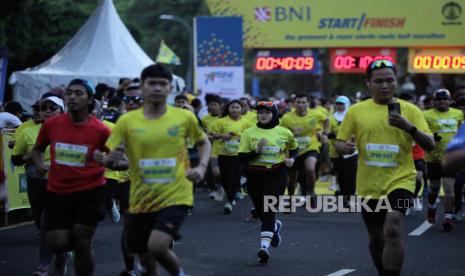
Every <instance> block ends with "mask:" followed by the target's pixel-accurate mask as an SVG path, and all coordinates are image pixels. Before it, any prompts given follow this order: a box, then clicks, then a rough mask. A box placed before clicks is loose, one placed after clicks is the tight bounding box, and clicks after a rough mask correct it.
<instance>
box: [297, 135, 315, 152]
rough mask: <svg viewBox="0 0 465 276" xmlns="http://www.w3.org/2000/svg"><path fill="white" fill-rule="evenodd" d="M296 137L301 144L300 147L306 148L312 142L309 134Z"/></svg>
mask: <svg viewBox="0 0 465 276" xmlns="http://www.w3.org/2000/svg"><path fill="white" fill-rule="evenodd" d="M296 139H297V143H298V144H299V149H304V148H306V147H308V146H309V145H310V144H311V142H312V139H310V137H309V136H304V137H296Z"/></svg>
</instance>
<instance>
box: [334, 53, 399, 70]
mask: <svg viewBox="0 0 465 276" xmlns="http://www.w3.org/2000/svg"><path fill="white" fill-rule="evenodd" d="M378 59H387V60H390V61H392V62H393V63H396V50H395V49H391V48H336V49H331V50H330V67H329V71H330V72H331V73H365V69H366V68H367V67H368V65H369V64H370V63H371V62H372V61H374V60H378Z"/></svg>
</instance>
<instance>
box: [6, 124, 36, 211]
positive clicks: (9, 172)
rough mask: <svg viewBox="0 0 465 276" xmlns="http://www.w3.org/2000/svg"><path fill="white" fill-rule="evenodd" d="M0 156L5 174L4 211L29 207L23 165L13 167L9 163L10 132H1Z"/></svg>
mask: <svg viewBox="0 0 465 276" xmlns="http://www.w3.org/2000/svg"><path fill="white" fill-rule="evenodd" d="M1 139H2V145H1V157H2V161H3V163H2V164H3V169H4V172H5V174H6V189H7V191H6V192H7V205H6V211H7V212H9V211H12V210H15V209H21V208H30V204H29V199H28V196H27V181H26V172H25V169H24V166H19V167H15V166H13V164H12V163H11V153H12V150H11V149H10V148H8V143H9V142H10V141H11V140H12V135H11V134H6V133H3V134H1Z"/></svg>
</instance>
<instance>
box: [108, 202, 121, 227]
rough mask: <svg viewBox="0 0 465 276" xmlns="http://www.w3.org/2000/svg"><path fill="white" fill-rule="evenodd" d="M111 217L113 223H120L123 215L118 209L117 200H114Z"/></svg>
mask: <svg viewBox="0 0 465 276" xmlns="http://www.w3.org/2000/svg"><path fill="white" fill-rule="evenodd" d="M110 219H111V221H112V222H113V223H118V222H119V220H120V219H121V215H120V213H119V211H118V207H116V203H115V201H113V206H111V210H110Z"/></svg>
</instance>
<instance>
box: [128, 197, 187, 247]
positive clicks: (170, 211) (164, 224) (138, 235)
mask: <svg viewBox="0 0 465 276" xmlns="http://www.w3.org/2000/svg"><path fill="white" fill-rule="evenodd" d="M188 209H189V207H188V206H187V205H176V206H170V207H167V208H164V209H161V210H160V211H158V212H153V213H145V214H129V216H128V228H127V231H128V249H129V252H131V253H138V254H142V253H146V252H147V251H148V249H147V242H148V240H149V237H150V233H151V232H152V230H158V231H161V232H164V233H167V234H168V235H170V236H171V237H172V238H173V240H178V239H180V238H181V236H180V235H179V233H178V231H179V228H181V225H182V223H183V222H184V219H185V218H186V216H187V211H188Z"/></svg>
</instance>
